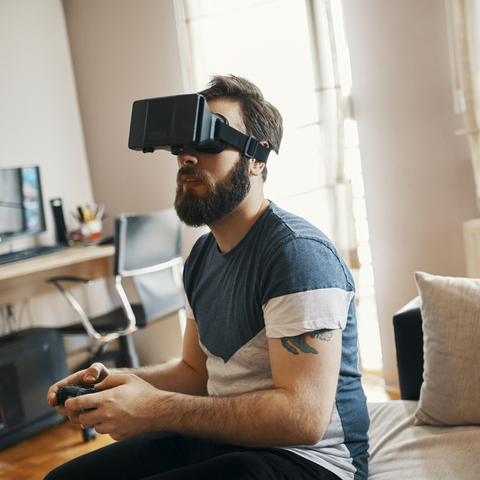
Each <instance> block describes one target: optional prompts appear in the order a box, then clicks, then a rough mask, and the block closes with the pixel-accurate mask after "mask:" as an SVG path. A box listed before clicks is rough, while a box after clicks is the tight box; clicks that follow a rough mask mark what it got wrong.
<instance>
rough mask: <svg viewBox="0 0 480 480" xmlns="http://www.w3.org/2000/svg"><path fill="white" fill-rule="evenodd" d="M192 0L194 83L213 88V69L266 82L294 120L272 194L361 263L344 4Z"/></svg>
mask: <svg viewBox="0 0 480 480" xmlns="http://www.w3.org/2000/svg"><path fill="white" fill-rule="evenodd" d="M182 5H183V7H184V16H185V24H186V26H187V29H186V30H187V33H188V39H189V41H188V44H189V48H190V61H189V70H190V78H191V84H192V89H195V90H199V89H201V88H203V87H204V85H205V83H206V82H207V81H208V78H209V76H210V75H211V74H212V73H218V74H229V73H231V74H235V75H239V76H244V77H247V78H248V79H249V80H251V81H253V82H254V83H256V84H257V85H258V86H259V87H260V89H261V90H262V91H263V93H264V95H265V97H266V98H267V99H268V100H269V101H271V102H272V103H273V104H274V105H275V106H276V107H277V108H278V109H279V110H280V112H282V115H283V116H284V121H285V134H284V141H283V144H282V148H281V152H280V156H279V158H272V159H271V160H270V161H269V165H268V167H269V179H268V181H267V182H266V184H265V193H266V195H267V197H268V198H270V199H271V200H273V201H275V202H276V203H277V204H278V205H279V206H281V207H283V208H285V209H287V210H289V211H291V212H293V213H297V214H299V215H300V216H302V217H305V218H307V220H309V221H310V222H312V223H313V224H314V225H316V226H318V227H319V228H320V229H321V230H323V231H324V232H325V233H326V234H327V235H328V236H329V237H330V238H331V239H332V241H333V242H334V243H335V245H336V246H337V248H338V249H339V251H340V253H341V254H342V256H343V257H344V258H345V260H346V262H347V263H348V264H349V266H350V267H352V268H358V267H359V262H358V258H357V239H356V233H355V221H354V217H353V203H354V199H353V197H352V188H351V181H350V179H349V178H348V176H346V175H345V168H344V166H345V165H344V164H345V134H344V133H345V132H344V120H345V119H346V118H348V115H349V108H348V106H349V102H348V93H349V92H346V91H345V78H347V77H348V72H349V70H348V68H349V61H348V54H347V58H345V52H346V51H347V50H346V42H345V40H344V34H343V19H342V16H341V2H340V0H305V2H301V1H299V0H228V1H223V0H184V1H183V4H182ZM342 48H343V50H342ZM346 70H348V72H347V74H345V71H346ZM347 83H348V82H347ZM347 90H349V89H348V88H347Z"/></svg>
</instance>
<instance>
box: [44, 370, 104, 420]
mask: <svg viewBox="0 0 480 480" xmlns="http://www.w3.org/2000/svg"><path fill="white" fill-rule="evenodd" d="M108 375H110V371H109V370H108V369H107V367H105V365H103V364H102V363H94V364H93V365H92V366H90V367H89V368H87V369H85V370H80V371H79V372H77V373H74V374H72V375H69V376H68V377H67V378H64V379H63V380H60V381H59V382H57V383H55V384H54V385H52V386H51V387H50V388H49V390H48V394H47V402H48V403H49V404H50V406H51V407H57V411H58V413H59V414H60V415H63V416H65V417H69V418H70V420H72V418H75V417H78V415H80V413H81V412H77V411H72V410H67V409H66V408H65V407H64V406H63V405H60V406H58V401H57V393H58V390H59V389H60V387H64V386H65V385H78V386H80V387H92V386H93V385H95V384H96V383H100V382H101V381H103V380H104V379H105V378H107V377H108ZM74 423H75V422H74ZM77 423H78V422H77Z"/></svg>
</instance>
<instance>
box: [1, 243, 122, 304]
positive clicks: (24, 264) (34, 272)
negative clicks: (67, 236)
mask: <svg viewBox="0 0 480 480" xmlns="http://www.w3.org/2000/svg"><path fill="white" fill-rule="evenodd" d="M114 254H115V247H114V246H113V245H96V246H91V247H70V248H69V249H68V250H65V251H63V252H58V253H52V254H49V255H43V256H40V257H36V258H32V259H29V260H22V261H20V262H14V263H8V264H6V265H2V266H0V305H6V304H12V303H15V302H18V301H20V300H24V299H26V298H29V297H33V296H35V295H40V294H42V293H48V292H54V291H55V287H54V286H53V285H50V284H46V283H45V280H47V279H48V278H51V277H57V276H78V277H84V278H89V279H92V280H93V279H96V278H105V277H109V276H111V275H112V271H113V263H112V262H113V256H114Z"/></svg>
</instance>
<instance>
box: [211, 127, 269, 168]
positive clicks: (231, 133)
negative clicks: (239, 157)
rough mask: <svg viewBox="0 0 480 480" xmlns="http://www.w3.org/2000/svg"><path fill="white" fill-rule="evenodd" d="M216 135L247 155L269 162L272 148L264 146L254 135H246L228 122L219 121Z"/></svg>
mask: <svg viewBox="0 0 480 480" xmlns="http://www.w3.org/2000/svg"><path fill="white" fill-rule="evenodd" d="M215 136H216V137H218V138H219V139H220V140H223V141H224V142H226V143H228V144H229V145H231V146H232V147H234V148H236V149H237V150H240V151H241V152H242V153H243V154H244V155H245V156H246V157H248V158H254V159H256V160H258V161H259V162H263V163H267V159H268V155H269V153H270V149H269V148H267V147H265V146H263V145H262V144H261V143H260V142H259V141H258V138H256V137H254V136H253V135H245V134H243V133H242V132H239V131H238V130H236V129H235V128H233V127H231V126H230V125H227V124H226V123H223V122H217V125H216V129H215Z"/></svg>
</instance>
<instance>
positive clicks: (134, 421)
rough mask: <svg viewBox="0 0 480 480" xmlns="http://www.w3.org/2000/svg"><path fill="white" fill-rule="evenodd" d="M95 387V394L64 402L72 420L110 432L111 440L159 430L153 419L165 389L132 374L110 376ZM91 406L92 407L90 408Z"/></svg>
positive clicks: (158, 409) (165, 393)
mask: <svg viewBox="0 0 480 480" xmlns="http://www.w3.org/2000/svg"><path fill="white" fill-rule="evenodd" d="M95 388H96V389H97V390H98V392H97V393H95V394H92V395H83V396H79V397H76V398H71V399H69V400H67V401H66V402H65V407H66V409H67V411H68V412H72V411H75V412H77V413H78V416H75V417H73V418H72V417H71V418H70V419H71V420H72V422H73V423H78V424H80V425H82V427H83V428H94V429H95V430H96V431H97V432H98V433H103V434H105V433H106V434H109V435H110V436H111V437H112V438H113V439H114V440H125V439H127V438H131V437H135V436H138V435H142V434H144V433H147V432H149V431H152V430H156V429H158V425H157V424H156V423H154V422H153V420H154V417H155V415H153V412H154V411H155V410H156V412H157V414H158V413H159V411H161V409H160V408H159V407H160V405H161V397H162V396H169V394H168V393H167V392H162V391H161V390H158V389H156V388H155V387H153V386H152V385H150V384H149V383H147V382H145V381H144V380H142V379H141V378H139V377H137V376H136V375H133V374H125V375H123V374H118V375H110V376H107V377H106V378H105V380H103V381H102V382H101V383H99V384H97V385H96V386H95ZM92 409H93V410H92Z"/></svg>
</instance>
